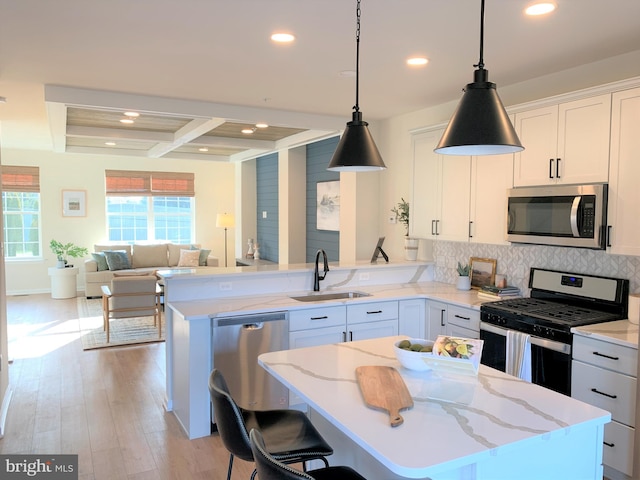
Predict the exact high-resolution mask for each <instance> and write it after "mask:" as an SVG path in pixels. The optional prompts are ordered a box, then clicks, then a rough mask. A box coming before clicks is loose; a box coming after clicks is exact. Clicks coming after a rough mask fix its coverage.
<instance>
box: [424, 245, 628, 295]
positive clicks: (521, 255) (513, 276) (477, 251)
mask: <svg viewBox="0 0 640 480" xmlns="http://www.w3.org/2000/svg"><path fill="white" fill-rule="evenodd" d="M433 255H434V260H435V280H436V281H439V282H445V283H452V284H453V283H456V280H457V278H458V273H457V271H456V266H457V264H458V262H460V263H465V262H466V263H468V262H469V259H470V258H471V257H481V258H495V259H496V273H499V274H502V275H506V276H507V283H508V284H509V285H514V286H516V287H518V288H520V290H521V291H522V293H523V295H525V296H528V295H529V288H528V283H529V269H530V268H531V267H538V268H548V269H552V270H561V271H567V272H571V273H584V274H590V275H601V276H604V277H617V278H626V279H628V280H629V291H630V292H632V293H634V292H638V291H640V257H630V256H624V255H611V254H609V253H607V252H605V251H602V250H589V249H585V248H566V247H547V246H542V245H489V244H478V243H465V242H443V241H439V240H438V241H436V242H434V246H433Z"/></svg>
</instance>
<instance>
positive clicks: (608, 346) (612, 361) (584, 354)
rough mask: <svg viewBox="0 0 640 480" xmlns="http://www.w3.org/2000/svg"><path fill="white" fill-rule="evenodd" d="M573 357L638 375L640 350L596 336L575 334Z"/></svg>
mask: <svg viewBox="0 0 640 480" xmlns="http://www.w3.org/2000/svg"><path fill="white" fill-rule="evenodd" d="M573 358H574V359H576V360H580V361H581V362H585V363H590V364H591V365H596V366H598V367H603V368H608V369H609V370H614V371H616V372H620V373H624V374H625V375H630V376H632V377H636V376H637V374H636V371H637V369H638V364H637V358H638V351H637V350H636V349H635V348H629V347H625V346H622V345H616V344H614V343H610V342H604V341H602V340H597V339H595V338H589V337H583V336H581V335H574V336H573Z"/></svg>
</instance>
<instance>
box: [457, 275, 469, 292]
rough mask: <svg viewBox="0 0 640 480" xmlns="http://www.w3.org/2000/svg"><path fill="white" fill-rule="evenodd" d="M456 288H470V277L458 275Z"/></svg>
mask: <svg viewBox="0 0 640 480" xmlns="http://www.w3.org/2000/svg"><path fill="white" fill-rule="evenodd" d="M456 288H457V289H458V290H471V277H458V283H456Z"/></svg>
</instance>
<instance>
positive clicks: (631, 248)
mask: <svg viewBox="0 0 640 480" xmlns="http://www.w3.org/2000/svg"><path fill="white" fill-rule="evenodd" d="M639 126H640V88H634V89H631V90H624V91H621V92H616V93H614V94H613V109H612V116H611V167H610V172H609V210H608V223H609V225H610V227H609V249H608V251H609V252H611V253H615V254H618V255H636V256H639V255H640V241H639V240H638V239H639V238H640V222H638V205H640V188H638V179H640V161H638V153H639V152H640V132H639V130H638V128H639Z"/></svg>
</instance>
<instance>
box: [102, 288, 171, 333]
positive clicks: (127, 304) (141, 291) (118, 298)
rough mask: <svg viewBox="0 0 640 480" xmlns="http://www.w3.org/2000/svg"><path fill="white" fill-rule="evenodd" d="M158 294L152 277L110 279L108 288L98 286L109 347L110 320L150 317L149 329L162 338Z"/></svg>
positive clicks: (159, 294) (160, 291)
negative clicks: (150, 324) (150, 327)
mask: <svg viewBox="0 0 640 480" xmlns="http://www.w3.org/2000/svg"><path fill="white" fill-rule="evenodd" d="M161 294H162V290H161V288H160V286H159V285H158V277H156V276H155V275H129V276H121V277H114V278H113V279H112V280H111V286H107V285H103V286H102V314H103V318H104V330H105V331H106V333H107V343H109V322H110V320H111V319H114V318H133V317H146V316H153V325H154V326H157V327H158V337H160V336H161V335H162V308H161V305H160V296H161Z"/></svg>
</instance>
